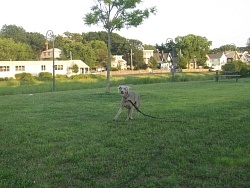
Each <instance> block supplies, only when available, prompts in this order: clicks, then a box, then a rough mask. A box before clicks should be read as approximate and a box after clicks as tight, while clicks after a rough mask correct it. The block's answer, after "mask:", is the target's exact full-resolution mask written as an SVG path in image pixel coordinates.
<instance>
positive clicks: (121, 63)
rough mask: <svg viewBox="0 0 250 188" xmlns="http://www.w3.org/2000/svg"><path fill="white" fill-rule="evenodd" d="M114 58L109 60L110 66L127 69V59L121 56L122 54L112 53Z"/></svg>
mask: <svg viewBox="0 0 250 188" xmlns="http://www.w3.org/2000/svg"><path fill="white" fill-rule="evenodd" d="M113 58H114V60H113V61H112V62H111V67H115V68H117V69H119V70H127V67H128V66H127V61H126V60H124V59H123V58H122V55H113Z"/></svg>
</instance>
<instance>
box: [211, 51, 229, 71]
mask: <svg viewBox="0 0 250 188" xmlns="http://www.w3.org/2000/svg"><path fill="white" fill-rule="evenodd" d="M207 58H208V60H207V66H208V67H212V68H214V69H215V70H221V69H222V66H223V65H225V64H226V63H227V57H226V55H225V54H224V53H218V54H207Z"/></svg>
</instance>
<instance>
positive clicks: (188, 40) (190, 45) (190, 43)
mask: <svg viewBox="0 0 250 188" xmlns="http://www.w3.org/2000/svg"><path fill="white" fill-rule="evenodd" d="M175 42H176V43H175V45H174V47H175V51H176V52H177V53H178V57H179V66H180V67H181V68H185V66H186V64H187V63H188V62H190V61H191V60H193V59H194V58H195V59H196V62H197V65H198V66H204V65H205V62H206V60H207V57H206V54H207V53H208V52H209V49H210V46H211V45H212V42H211V41H208V40H207V38H206V37H201V36H196V35H193V34H189V35H187V36H184V37H181V36H178V37H176V38H175Z"/></svg>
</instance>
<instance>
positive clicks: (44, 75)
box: [38, 72, 52, 81]
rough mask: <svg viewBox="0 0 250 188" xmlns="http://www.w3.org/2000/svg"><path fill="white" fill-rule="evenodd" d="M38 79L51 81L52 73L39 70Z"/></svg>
mask: <svg viewBox="0 0 250 188" xmlns="http://www.w3.org/2000/svg"><path fill="white" fill-rule="evenodd" d="M38 79H39V80H41V81H51V80H52V73H50V72H40V73H39V74H38Z"/></svg>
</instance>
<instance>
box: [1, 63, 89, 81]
mask: <svg viewBox="0 0 250 188" xmlns="http://www.w3.org/2000/svg"><path fill="white" fill-rule="evenodd" d="M54 63H55V75H57V74H64V75H67V76H71V75H73V74H88V73H89V66H88V65H86V64H85V63H84V62H83V61H81V60H60V61H55V62H54ZM74 64H76V65H78V67H79V71H78V72H77V73H73V72H72V67H73V65H74ZM23 72H26V73H31V74H32V75H33V76H38V75H39V73H40V72H50V73H52V72H53V61H0V77H1V78H4V77H8V78H10V77H12V78H15V74H19V73H23Z"/></svg>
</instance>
